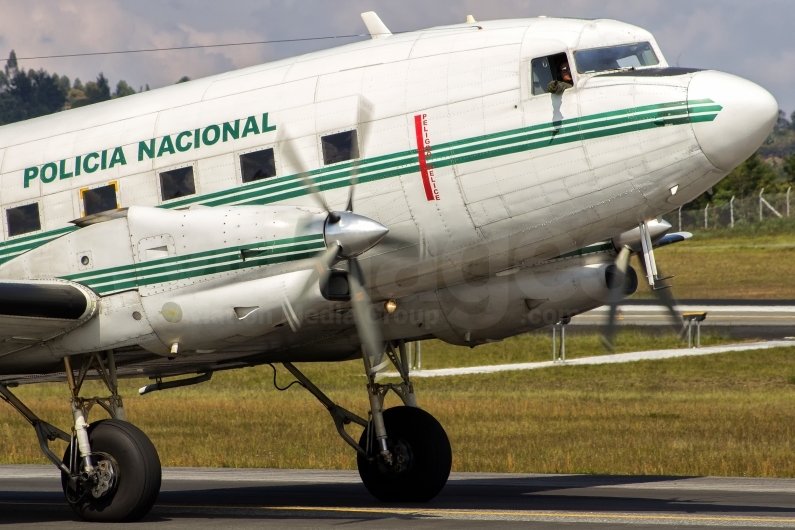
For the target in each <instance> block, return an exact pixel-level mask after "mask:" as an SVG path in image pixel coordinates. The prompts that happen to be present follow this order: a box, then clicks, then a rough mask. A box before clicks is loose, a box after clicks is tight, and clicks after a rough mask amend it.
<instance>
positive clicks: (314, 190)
mask: <svg viewBox="0 0 795 530" xmlns="http://www.w3.org/2000/svg"><path fill="white" fill-rule="evenodd" d="M288 137H289V135H288V133H287V128H286V127H284V126H282V138H283V139H282V151H281V154H282V156H283V157H284V158H285V159H286V160H287V163H288V164H290V165H291V166H292V167H293V168H295V169H296V170H297V171H298V177H299V178H300V179H301V182H302V183H303V184H304V186H306V188H307V189H308V190H309V194H310V195H311V196H312V198H313V199H314V200H315V202H317V204H318V206H320V207H321V208H323V209H324V210H326V211H327V212H328V213H329V215H334V211H333V210H332V209H331V207H330V206H329V205H328V203H327V202H326V199H325V198H324V197H323V195H322V194H321V193H320V190H319V189H318V187H317V185H316V184H315V181H314V180H313V179H312V178H311V177H310V176H309V170H308V169H307V167H306V165H305V164H304V162H303V160H301V159H300V158H299V157H298V153H296V152H295V150H294V149H293V147H292V146H291V144H290V143H288V142H287V141H285V140H284V138H288Z"/></svg>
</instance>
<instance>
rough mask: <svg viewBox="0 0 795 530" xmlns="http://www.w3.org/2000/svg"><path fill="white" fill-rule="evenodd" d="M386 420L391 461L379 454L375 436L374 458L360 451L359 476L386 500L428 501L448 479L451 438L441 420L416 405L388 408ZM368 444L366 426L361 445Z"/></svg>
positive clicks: (371, 489)
mask: <svg viewBox="0 0 795 530" xmlns="http://www.w3.org/2000/svg"><path fill="white" fill-rule="evenodd" d="M384 424H385V426H386V433H387V436H388V438H387V447H389V450H390V451H391V452H392V455H393V458H392V464H391V465H388V464H387V463H385V462H384V461H383V459H382V458H381V457H380V456H379V455H378V449H377V447H375V444H376V441H375V440H372V444H373V446H374V447H373V448H372V450H371V452H372V453H373V454H374V455H375V456H376V458H375V459H374V460H372V461H370V460H368V459H367V458H366V457H364V456H362V454H361V453H357V455H358V456H357V461H356V462H357V464H358V466H359V476H360V477H362V482H364V486H365V487H366V488H367V491H369V492H370V493H372V494H373V496H374V497H375V498H377V499H378V500H380V501H385V502H427V501H429V500H431V499H433V498H434V497H436V495H437V494H438V493H439V492H440V491H442V488H443V487H444V485H445V484H446V483H447V477H449V476H450V467H451V466H452V464H453V452H452V450H451V448H450V440H448V439H447V434H446V433H445V432H444V429H443V428H442V426H441V424H439V422H438V421H436V418H434V417H433V416H431V415H430V414H428V413H427V412H425V411H424V410H422V409H418V408H415V407H394V408H391V409H387V410H385V411H384ZM371 427H372V425H371ZM371 431H372V429H371ZM371 436H373V437H374V436H375V435H374V434H372V435H371ZM366 444H367V430H365V432H364V433H362V436H361V439H360V440H359V445H361V446H362V447H366Z"/></svg>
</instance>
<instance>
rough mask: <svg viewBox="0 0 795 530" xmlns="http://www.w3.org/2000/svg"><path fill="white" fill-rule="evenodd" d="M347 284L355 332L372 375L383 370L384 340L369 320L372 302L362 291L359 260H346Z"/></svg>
mask: <svg viewBox="0 0 795 530" xmlns="http://www.w3.org/2000/svg"><path fill="white" fill-rule="evenodd" d="M348 268H349V274H348V284H349V286H350V291H351V306H352V308H353V318H354V320H355V321H356V331H357V332H358V333H359V338H360V339H361V341H362V345H363V346H364V349H365V353H366V354H367V358H368V360H369V366H370V370H371V372H372V373H373V374H374V373H376V372H378V370H380V369H381V368H383V366H382V364H383V357H384V339H383V337H382V336H381V330H380V329H379V328H378V325H377V324H376V323H375V322H374V321H373V320H371V318H370V307H371V305H372V301H371V300H370V295H368V294H367V291H366V290H365V289H364V277H363V275H362V270H361V268H360V267H359V260H357V259H356V258H351V259H349V260H348Z"/></svg>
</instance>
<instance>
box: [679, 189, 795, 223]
mask: <svg viewBox="0 0 795 530" xmlns="http://www.w3.org/2000/svg"><path fill="white" fill-rule="evenodd" d="M790 191H791V189H788V190H787V192H786V193H775V194H773V193H771V194H765V190H764V189H763V190H762V191H761V192H760V193H759V194H758V195H756V196H755V197H747V198H745V199H735V198H734V197H732V200H730V201H729V202H726V203H723V204H709V205H707V206H706V207H705V208H700V209H693V208H689V206H690V205H687V204H686V205H684V206H683V207H681V208H679V210H676V211H673V212H671V213H669V214H666V215H665V216H664V218H665V220H666V221H668V222H669V223H671V225H672V226H673V227H674V230H677V231H682V230H685V231H687V230H699V229H701V230H703V229H709V228H734V227H735V226H736V225H740V224H751V223H758V222H759V221H763V220H765V219H772V218H784V217H790V216H791V215H792V216H794V217H795V204H791V202H792V201H795V197H791V194H790Z"/></svg>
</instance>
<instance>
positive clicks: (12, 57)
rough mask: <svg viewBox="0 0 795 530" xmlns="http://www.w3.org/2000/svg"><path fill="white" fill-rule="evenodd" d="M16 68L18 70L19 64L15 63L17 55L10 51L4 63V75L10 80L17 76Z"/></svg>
mask: <svg viewBox="0 0 795 530" xmlns="http://www.w3.org/2000/svg"><path fill="white" fill-rule="evenodd" d="M17 68H19V64H18V63H17V54H16V52H14V50H11V53H9V54H8V60H7V61H6V68H5V70H6V75H7V76H8V77H9V78H11V77H14V76H15V75H17Z"/></svg>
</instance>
